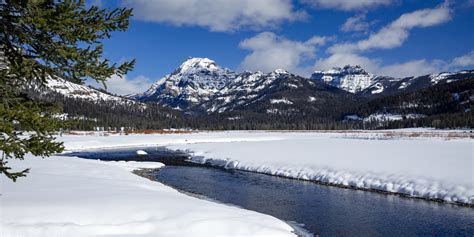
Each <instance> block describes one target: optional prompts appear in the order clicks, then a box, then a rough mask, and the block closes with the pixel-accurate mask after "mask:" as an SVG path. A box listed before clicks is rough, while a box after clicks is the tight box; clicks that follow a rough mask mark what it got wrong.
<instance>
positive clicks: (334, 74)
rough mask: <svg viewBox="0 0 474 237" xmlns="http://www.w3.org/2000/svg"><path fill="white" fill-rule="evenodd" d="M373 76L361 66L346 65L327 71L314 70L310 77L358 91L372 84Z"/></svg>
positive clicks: (344, 88)
mask: <svg viewBox="0 0 474 237" xmlns="http://www.w3.org/2000/svg"><path fill="white" fill-rule="evenodd" d="M374 78H375V76H374V75H372V74H370V73H368V72H366V71H365V70H364V69H363V68H362V67H361V66H350V65H346V66H344V67H343V68H340V67H334V68H332V69H330V70H327V71H315V72H313V74H312V75H311V79H314V80H321V81H323V82H324V83H326V84H328V85H331V86H335V87H337V88H340V89H342V90H345V91H348V92H351V93H358V92H360V91H362V90H364V89H366V88H367V87H369V86H370V85H372V84H373V82H374Z"/></svg>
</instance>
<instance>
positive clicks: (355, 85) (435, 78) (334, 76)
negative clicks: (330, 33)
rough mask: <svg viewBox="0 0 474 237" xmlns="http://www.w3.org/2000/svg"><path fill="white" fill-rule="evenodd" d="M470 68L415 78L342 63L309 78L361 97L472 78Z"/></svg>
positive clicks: (407, 90) (401, 91)
mask: <svg viewBox="0 0 474 237" xmlns="http://www.w3.org/2000/svg"><path fill="white" fill-rule="evenodd" d="M473 76H474V71H472V70H471V71H460V72H454V73H450V72H443V73H436V74H430V75H425V76H419V77H406V78H395V77H388V76H376V75H373V74H371V73H368V72H366V71H365V70H364V69H363V68H362V67H360V66H350V65H346V66H344V67H343V68H339V67H335V68H333V69H331V70H327V71H315V72H314V73H313V74H312V75H311V79H314V80H319V81H322V82H324V83H326V84H328V85H331V86H334V87H337V88H340V89H342V90H345V91H348V92H351V93H354V94H360V95H365V96H371V95H377V96H381V95H388V94H397V93H403V92H411V91H415V90H418V89H422V88H427V87H430V86H434V85H437V84H443V83H449V82H452V81H456V80H460V79H465V78H469V77H470V78H472V77H473Z"/></svg>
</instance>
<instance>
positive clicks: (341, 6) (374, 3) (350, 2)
mask: <svg viewBox="0 0 474 237" xmlns="http://www.w3.org/2000/svg"><path fill="white" fill-rule="evenodd" d="M301 2H303V3H306V4H308V5H310V6H313V7H315V8H325V9H335V10H343V11H353V10H367V9H369V8H375V7H379V6H388V5H390V4H392V3H394V2H395V0H301Z"/></svg>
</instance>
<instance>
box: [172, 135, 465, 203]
mask: <svg viewBox="0 0 474 237" xmlns="http://www.w3.org/2000/svg"><path fill="white" fill-rule="evenodd" d="M244 134H245V133H244ZM230 135H234V136H237V137H240V136H241V135H243V134H235V133H234V134H232V133H231V134H230ZM270 135H271V136H275V135H278V137H279V138H280V139H279V140H271V141H265V140H262V141H246V142H238V143H222V142H218V141H216V142H207V143H195V144H181V145H173V146H171V148H173V149H180V150H188V151H191V152H193V157H192V159H193V160H194V161H195V162H199V163H210V164H214V165H216V166H222V167H225V168H227V169H239V170H246V171H252V172H259V173H265V174H271V175H278V176H284V177H291V178H297V179H303V180H313V181H318V182H322V183H327V184H332V185H340V186H351V187H357V188H362V189H371V190H380V191H386V192H392V193H400V194H405V195H408V196H413V197H422V198H428V199H439V200H444V201H446V202H459V203H468V204H474V188H473V177H472V174H473V159H474V157H473V155H472V154H473V142H472V140H449V141H447V140H442V139H437V138H429V137H428V138H426V137H425V138H422V139H414V138H410V137H405V138H391V137H390V136H387V137H381V139H377V136H373V135H371V134H368V135H367V134H366V136H363V137H358V136H355V137H350V136H341V135H335V134H330V133H328V134H321V133H319V134H318V133H268V134H262V138H265V137H266V136H270ZM390 138H391V139H390ZM341 147H344V149H340V148H341Z"/></svg>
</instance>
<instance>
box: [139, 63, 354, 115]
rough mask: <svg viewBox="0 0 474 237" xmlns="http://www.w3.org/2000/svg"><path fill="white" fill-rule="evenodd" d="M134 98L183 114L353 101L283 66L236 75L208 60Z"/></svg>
mask: <svg viewBox="0 0 474 237" xmlns="http://www.w3.org/2000/svg"><path fill="white" fill-rule="evenodd" d="M133 98H134V99H137V100H139V101H143V102H156V103H158V104H161V105H164V106H167V107H170V108H175V109H180V110H184V111H186V112H187V113H199V114H230V113H231V112H236V111H247V112H248V111H252V112H257V111H258V112H259V113H263V114H267V115H278V114H286V115H289V114H296V113H300V112H303V113H304V114H308V113H315V114H317V113H319V112H322V111H324V108H323V107H327V106H334V105H335V104H338V103H339V101H342V102H344V103H346V104H350V103H347V101H352V100H353V98H352V95H350V93H347V92H344V91H343V90H340V89H338V88H336V87H333V86H331V85H328V84H325V83H323V82H320V81H316V80H311V79H308V78H304V77H301V76H297V75H295V74H292V73H290V72H287V71H285V70H282V69H277V70H275V71H273V72H270V73H263V72H260V71H257V72H249V71H245V72H243V73H235V72H233V71H231V70H230V69H227V68H222V67H220V66H218V65H217V64H216V63H215V62H214V61H212V60H210V59H207V58H191V59H188V60H187V61H185V62H184V63H183V64H182V65H181V66H180V67H178V68H177V69H176V70H175V71H174V72H173V73H172V74H169V75H167V76H165V77H163V78H162V79H160V80H159V81H157V82H156V83H155V84H153V85H152V86H151V87H150V89H149V90H147V91H146V92H144V93H141V94H137V95H134V96H133ZM342 107H343V106H342ZM328 110H331V109H328ZM328 110H327V111H328ZM321 116H322V113H321Z"/></svg>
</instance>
